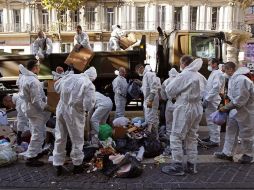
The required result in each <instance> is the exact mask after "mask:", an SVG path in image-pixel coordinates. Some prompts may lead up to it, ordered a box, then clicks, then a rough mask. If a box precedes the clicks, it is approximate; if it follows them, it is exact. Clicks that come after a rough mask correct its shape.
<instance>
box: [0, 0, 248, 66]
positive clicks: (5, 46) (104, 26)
mask: <svg viewBox="0 0 254 190" xmlns="http://www.w3.org/2000/svg"><path fill="white" fill-rule="evenodd" d="M59 14H60V20H59V21H58V20H57V11H56V10H46V9H44V7H43V6H42V4H41V2H40V1H39V0H35V1H34V0H26V1H24V0H0V51H4V52H9V53H19V54H30V53H31V52H32V46H31V44H32V43H33V41H34V40H35V38H36V34H37V32H38V31H39V30H43V31H45V32H46V34H47V35H48V36H49V37H50V38H52V40H53V46H54V48H53V52H55V53H58V52H69V51H71V49H72V48H73V36H74V34H75V27H76V26H77V25H78V24H80V25H81V26H82V28H83V30H85V31H86V32H87V33H88V34H89V37H90V42H91V45H92V48H93V49H94V51H107V49H108V48H107V46H108V40H109V37H110V32H111V26H112V25H113V24H119V25H120V26H121V27H122V29H124V30H127V31H132V32H134V33H135V34H136V36H137V38H140V37H141V35H142V34H146V36H147V42H148V51H149V52H150V53H149V55H150V56H149V58H148V59H151V60H150V61H152V62H154V61H155V56H156V53H155V51H156V50H155V49H156V39H157V36H158V34H157V31H156V28H157V26H161V28H162V29H163V30H165V31H166V32H170V31H172V30H174V29H178V30H207V31H211V30H216V31H225V32H230V31H237V32H239V31H240V32H241V31H246V30H250V28H249V26H247V25H246V23H245V17H244V16H245V12H244V10H243V9H242V8H241V7H240V4H239V3H238V2H237V1H235V0H232V1H229V0H204V1H201V0H183V1H174V0H148V1H145V0H93V1H91V0H90V1H89V0H88V1H87V3H86V4H85V6H82V7H80V9H79V10H77V11H70V10H66V11H62V12H60V13H59ZM59 31H60V34H61V41H59V36H58V35H59Z"/></svg>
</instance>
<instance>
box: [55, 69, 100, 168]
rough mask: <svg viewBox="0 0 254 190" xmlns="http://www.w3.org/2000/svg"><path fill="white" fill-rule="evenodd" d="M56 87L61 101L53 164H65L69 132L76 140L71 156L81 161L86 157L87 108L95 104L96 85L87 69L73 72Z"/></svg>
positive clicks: (72, 140) (75, 162)
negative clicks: (85, 130) (86, 71)
mask: <svg viewBox="0 0 254 190" xmlns="http://www.w3.org/2000/svg"><path fill="white" fill-rule="evenodd" d="M95 74H96V73H95ZM55 90H56V92H57V93H59V94H60V101H59V103H58V105H57V108H56V129H55V147H54V151H53V165H54V166H61V165H63V164H64V161H65V155H66V150H65V147H66V142H67V135H68V134H69V135H70V139H71V142H72V151H71V154H70V156H71V159H72V162H73V165H81V164H82V162H83V158H84V153H83V145H84V128H85V120H86V115H87V112H89V111H90V110H91V109H92V108H93V107H94V104H95V86H94V85H93V83H92V82H91V80H90V79H89V78H88V76H87V75H86V74H85V73H82V74H69V75H66V76H64V77H63V78H61V79H59V80H58V81H57V82H56V83H55Z"/></svg>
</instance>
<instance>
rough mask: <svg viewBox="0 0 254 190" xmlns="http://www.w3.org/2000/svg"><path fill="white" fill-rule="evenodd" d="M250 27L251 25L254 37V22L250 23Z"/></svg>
mask: <svg viewBox="0 0 254 190" xmlns="http://www.w3.org/2000/svg"><path fill="white" fill-rule="evenodd" d="M250 27H251V33H252V36H253V37H254V24H250Z"/></svg>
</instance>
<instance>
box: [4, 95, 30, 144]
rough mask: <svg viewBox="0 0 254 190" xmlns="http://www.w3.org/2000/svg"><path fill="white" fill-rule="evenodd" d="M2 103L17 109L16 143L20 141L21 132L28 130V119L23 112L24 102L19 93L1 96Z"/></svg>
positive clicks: (9, 107)
mask: <svg viewBox="0 0 254 190" xmlns="http://www.w3.org/2000/svg"><path fill="white" fill-rule="evenodd" d="M3 104H4V106H5V107H6V108H7V109H16V111H17V144H18V145H20V144H21V143H22V139H21V136H22V133H23V132H25V131H28V130H29V121H28V119H27V117H26V115H25V113H24V108H25V102H24V100H22V99H21V98H20V95H19V94H13V95H12V97H11V96H9V95H7V96H5V97H4V98H3Z"/></svg>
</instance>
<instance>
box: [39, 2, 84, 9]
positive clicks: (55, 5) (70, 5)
mask: <svg viewBox="0 0 254 190" xmlns="http://www.w3.org/2000/svg"><path fill="white" fill-rule="evenodd" d="M85 2H86V1H85V0H42V5H43V6H44V7H45V8H46V9H49V10H51V9H56V10H57V12H60V11H63V10H66V9H69V10H72V11H75V10H77V9H78V8H80V7H81V6H82V5H83V4H84V3H85Z"/></svg>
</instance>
